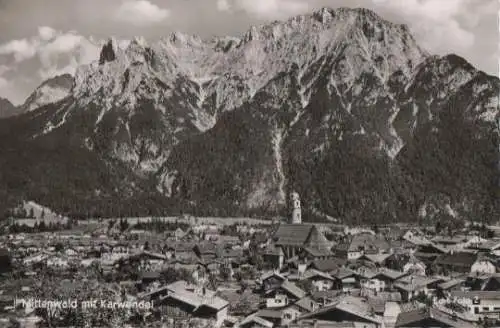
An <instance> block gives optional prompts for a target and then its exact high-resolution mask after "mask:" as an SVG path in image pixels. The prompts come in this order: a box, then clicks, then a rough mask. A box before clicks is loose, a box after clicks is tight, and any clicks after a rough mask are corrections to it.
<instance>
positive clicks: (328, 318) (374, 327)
mask: <svg viewBox="0 0 500 328" xmlns="http://www.w3.org/2000/svg"><path fill="white" fill-rule="evenodd" d="M303 320H307V321H309V320H318V321H324V322H335V323H340V324H341V326H340V327H349V326H350V325H351V326H354V327H366V328H382V327H383V325H384V323H383V318H382V317H381V316H378V315H376V314H375V313H374V311H373V308H372V307H371V306H370V304H369V303H368V302H367V301H366V300H364V299H363V298H359V297H353V296H342V297H340V298H338V299H337V300H336V301H335V302H333V303H331V304H329V305H327V306H324V307H322V308H319V309H318V310H316V311H313V312H312V313H309V314H306V315H303V316H302V317H300V318H299V319H298V321H297V323H299V324H300V323H301V321H303ZM325 327H328V326H325Z"/></svg>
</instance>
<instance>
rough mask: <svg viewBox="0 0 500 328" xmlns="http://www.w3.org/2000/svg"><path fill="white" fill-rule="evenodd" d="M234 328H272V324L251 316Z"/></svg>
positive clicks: (254, 315) (255, 315)
mask: <svg viewBox="0 0 500 328" xmlns="http://www.w3.org/2000/svg"><path fill="white" fill-rule="evenodd" d="M236 327H238V328H273V327H274V323H273V322H272V321H268V320H266V319H263V318H261V317H259V316H258V315H257V314H252V315H250V316H248V317H246V318H245V319H243V320H242V321H241V322H240V323H239V324H238V325H237V326H236Z"/></svg>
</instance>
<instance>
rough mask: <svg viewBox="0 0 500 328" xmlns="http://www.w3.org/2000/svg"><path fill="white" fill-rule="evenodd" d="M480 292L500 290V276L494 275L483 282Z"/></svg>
mask: <svg viewBox="0 0 500 328" xmlns="http://www.w3.org/2000/svg"><path fill="white" fill-rule="evenodd" d="M480 290H486V291H495V290H500V275H499V274H494V275H490V276H488V277H487V278H486V279H484V280H483V283H482V284H481V287H480Z"/></svg>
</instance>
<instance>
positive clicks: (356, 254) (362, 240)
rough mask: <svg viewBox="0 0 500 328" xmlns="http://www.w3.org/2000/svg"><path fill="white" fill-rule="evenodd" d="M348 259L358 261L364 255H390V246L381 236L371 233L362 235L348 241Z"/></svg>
mask: <svg viewBox="0 0 500 328" xmlns="http://www.w3.org/2000/svg"><path fill="white" fill-rule="evenodd" d="M348 245H349V246H348V249H347V259H348V260H356V259H359V258H360V257H362V256H363V255H368V254H370V255H376V254H383V253H388V252H389V250H390V245H389V243H388V242H387V240H385V239H384V238H382V237H381V236H377V235H374V234H371V233H360V234H356V235H354V236H351V237H350V240H348Z"/></svg>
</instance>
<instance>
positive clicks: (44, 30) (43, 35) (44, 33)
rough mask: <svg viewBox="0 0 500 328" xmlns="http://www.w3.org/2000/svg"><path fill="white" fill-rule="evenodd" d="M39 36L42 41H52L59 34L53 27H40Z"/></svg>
mask: <svg viewBox="0 0 500 328" xmlns="http://www.w3.org/2000/svg"><path fill="white" fill-rule="evenodd" d="M38 35H39V36H40V39H42V40H44V41H50V40H52V39H53V38H54V37H55V36H56V35H57V32H56V30H54V29H53V28H52V27H49V26H40V27H38Z"/></svg>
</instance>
